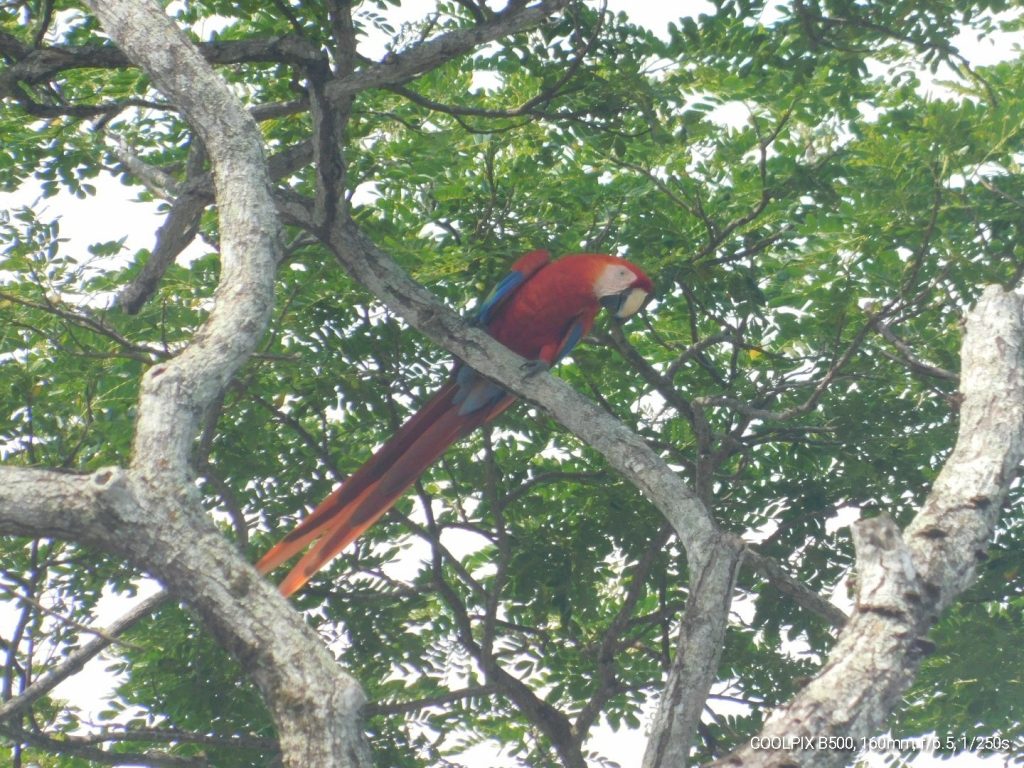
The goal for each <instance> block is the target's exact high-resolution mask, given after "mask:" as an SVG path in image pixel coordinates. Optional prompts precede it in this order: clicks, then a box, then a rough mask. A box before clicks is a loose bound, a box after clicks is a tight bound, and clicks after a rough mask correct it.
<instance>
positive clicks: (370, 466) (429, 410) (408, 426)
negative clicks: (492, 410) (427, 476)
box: [256, 382, 456, 573]
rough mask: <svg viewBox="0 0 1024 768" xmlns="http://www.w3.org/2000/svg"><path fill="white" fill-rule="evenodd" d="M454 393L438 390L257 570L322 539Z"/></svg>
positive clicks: (451, 389)
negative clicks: (341, 513)
mask: <svg viewBox="0 0 1024 768" xmlns="http://www.w3.org/2000/svg"><path fill="white" fill-rule="evenodd" d="M455 389H456V387H455V383H454V382H449V383H448V384H446V385H445V386H443V387H442V388H441V389H439V390H438V391H437V392H436V393H435V394H434V396H433V397H431V398H430V400H428V401H427V403H426V404H425V405H424V406H423V407H422V408H421V409H420V410H419V411H417V412H416V413H415V414H414V415H413V416H412V417H410V418H409V420H408V421H406V422H405V424H403V425H402V426H401V427H400V428H399V430H398V431H397V432H395V434H394V435H392V436H391V438H390V439H389V440H388V441H387V442H386V443H384V445H382V446H381V447H380V448H379V449H378V450H377V452H376V453H375V454H374V455H373V456H371V457H370V458H369V459H368V460H367V462H366V463H365V464H363V466H361V467H360V468H359V469H358V470H356V471H355V472H354V473H353V474H352V475H350V476H349V477H348V479H346V480H345V482H343V483H342V484H341V485H339V486H338V487H337V488H335V489H334V491H333V492H332V493H331V494H330V495H329V496H328V497H327V498H325V499H324V500H323V501H321V502H320V504H318V505H317V507H316V509H314V510H313V511H312V512H311V513H310V514H309V516H308V517H306V518H305V519H303V520H302V522H300V523H299V524H298V525H297V526H295V528H294V529H292V531H291V532H290V533H289V534H288V535H287V536H285V537H284V538H283V539H281V541H279V542H278V543H277V544H275V545H274V546H273V547H271V548H270V549H268V550H267V551H266V552H265V553H264V554H263V557H261V558H260V559H259V561H258V562H257V563H256V570H258V571H259V572H260V573H269V572H270V571H272V570H274V569H275V568H277V567H278V566H279V565H281V563H284V562H285V561H287V560H291V559H292V558H293V557H294V556H295V555H297V554H298V553H299V552H301V551H302V550H303V549H305V548H306V547H307V546H308V545H309V543H310V542H311V541H313V540H314V539H317V538H319V537H320V536H322V535H323V534H324V532H325V531H326V530H327V529H328V528H331V527H333V522H332V521H333V520H334V518H335V516H336V515H338V514H339V513H340V512H341V511H342V510H343V509H344V508H345V507H346V506H347V505H348V504H350V503H351V502H352V501H353V500H354V499H356V498H357V497H358V496H360V495H361V494H362V493H363V492H365V491H366V489H367V488H368V487H369V486H371V485H372V484H373V483H375V482H376V481H377V480H378V479H380V477H381V476H382V475H383V474H385V473H386V472H387V471H388V470H389V469H390V468H391V465H392V464H394V463H395V462H396V461H397V460H398V459H399V458H400V457H401V455H402V454H403V453H404V451H405V450H406V448H407V447H408V446H409V445H410V444H411V443H413V442H415V440H416V439H417V438H418V437H419V436H420V435H421V434H422V433H423V431H424V430H425V429H427V428H428V427H429V426H430V425H431V424H432V423H433V422H434V421H435V420H436V419H437V418H438V416H440V415H441V414H442V413H444V412H445V411H446V410H448V409H449V408H450V407H451V398H452V396H453V394H454V392H455Z"/></svg>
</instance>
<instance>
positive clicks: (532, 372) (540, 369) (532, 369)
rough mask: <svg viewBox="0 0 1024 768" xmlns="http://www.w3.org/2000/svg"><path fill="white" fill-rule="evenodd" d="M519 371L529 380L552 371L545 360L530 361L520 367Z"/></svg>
mask: <svg viewBox="0 0 1024 768" xmlns="http://www.w3.org/2000/svg"><path fill="white" fill-rule="evenodd" d="M519 370H521V371H523V373H524V374H525V375H526V377H527V378H530V377H532V376H536V375H537V374H538V373H544V372H545V371H550V370H551V366H550V365H549V364H548V363H546V362H545V361H544V360H528V361H526V362H525V363H523V364H522V365H521V366H519Z"/></svg>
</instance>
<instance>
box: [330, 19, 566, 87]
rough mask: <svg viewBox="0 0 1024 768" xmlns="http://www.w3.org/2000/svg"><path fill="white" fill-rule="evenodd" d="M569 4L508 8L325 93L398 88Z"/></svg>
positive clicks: (339, 81) (358, 74) (353, 76)
mask: <svg viewBox="0 0 1024 768" xmlns="http://www.w3.org/2000/svg"><path fill="white" fill-rule="evenodd" d="M571 2H573V0H540V2H538V3H536V4H534V5H530V6H525V5H524V4H522V3H509V4H508V6H507V7H506V8H505V9H504V10H503V11H501V12H500V13H498V14H495V15H494V17H493V18H492V19H491V20H490V21H488V22H487V23H485V24H478V25H476V26H473V27H465V28H463V29H456V30H453V31H451V32H445V33H444V34H441V35H438V36H437V37H435V38H431V39H430V40H425V41H423V42H422V43H419V44H417V45H414V46H411V47H410V48H408V49H407V50H405V51H402V52H401V53H398V54H389V55H388V56H387V57H386V58H385V59H384V61H382V62H380V63H379V64H373V65H371V66H369V67H367V68H366V69H361V70H359V71H358V72H355V73H353V74H351V75H348V76H346V77H341V78H338V79H336V80H334V81H333V82H331V83H330V84H329V85H328V86H327V89H326V93H327V98H329V99H331V100H332V101H335V100H339V99H345V98H350V97H351V96H354V95H355V94H357V93H359V92H360V91H365V90H367V89H369V88H386V87H388V86H392V85H401V84H402V83H406V82H408V81H409V80H411V79H413V78H414V77H416V76H418V75H422V74H423V73H424V72H427V71H429V70H431V69H436V68H437V67H439V66H441V65H442V64H444V63H446V62H448V61H451V60H452V59H454V58H456V57H457V56H462V55H464V54H466V53H469V52H470V51H473V50H475V49H477V48H478V47H480V46H481V45H483V44H484V43H489V42H492V41H494V40H497V39H499V38H502V37H507V36H508V35H514V34H516V33H518V32H524V31H526V30H528V29H533V28H534V27H536V26H539V25H540V24H543V23H544V22H545V21H546V20H547V19H548V18H550V17H551V16H553V15H554V14H555V13H558V12H559V11H561V10H562V9H563V8H566V7H567V6H569V4H570V3H571Z"/></svg>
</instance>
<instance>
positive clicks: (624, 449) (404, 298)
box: [297, 211, 743, 765]
mask: <svg viewBox="0 0 1024 768" xmlns="http://www.w3.org/2000/svg"><path fill="white" fill-rule="evenodd" d="M297 213H299V215H305V216H308V212H306V213H301V212H298V211H297ZM325 237H326V239H327V241H328V243H329V245H330V246H331V247H332V249H333V250H334V252H335V253H336V254H337V255H338V258H339V259H340V260H341V261H342V262H343V264H344V265H345V266H346V268H347V269H348V270H349V271H350V272H351V273H352V274H353V275H354V276H355V277H356V279H357V280H359V281H360V282H361V283H363V284H364V285H366V286H367V287H368V288H369V289H370V290H371V291H372V292H373V293H375V294H376V295H377V296H378V297H379V298H380V299H382V300H383V301H384V302H385V303H386V304H387V305H388V306H389V307H391V308H392V309H394V310H395V311H396V312H397V313H398V314H400V315H402V316H403V317H404V318H405V319H406V320H407V321H408V322H409V323H410V324H411V325H412V326H413V327H415V328H417V329H418V330H420V331H421V332H423V333H425V334H426V335H427V336H429V337H430V338H432V339H434V340H435V341H437V342H438V343H439V344H441V345H442V346H444V347H446V348H447V349H449V350H450V351H451V352H453V353H454V354H456V355H458V356H459V358H461V359H462V360H464V361H465V362H466V363H467V364H469V365H471V366H473V367H474V368H475V369H477V370H479V371H480V372H481V373H483V374H484V375H486V376H490V377H491V378H493V379H494V380H496V381H499V382H501V383H502V384H503V385H505V386H507V387H508V388H509V389H511V390H512V391H514V392H516V393H517V394H519V395H520V396H522V397H525V398H527V399H528V400H530V401H532V402H534V403H536V404H538V405H540V406H542V407H543V408H545V409H546V410H547V411H548V412H550V413H551V414H552V415H553V416H554V417H555V419H557V420H558V421H559V422H560V423H561V424H562V425H563V426H564V427H566V428H567V429H569V430H570V431H572V432H573V433H574V434H576V435H577V436H579V437H580V438H581V439H583V440H585V441H586V442H587V443H588V444H589V445H590V446H591V447H593V448H595V449H596V450H598V451H600V452H601V453H602V454H603V455H604V456H605V458H606V459H607V460H608V462H609V463H610V464H611V465H612V466H613V467H614V468H615V469H616V470H617V471H618V472H619V473H621V474H622V475H623V476H625V477H626V478H627V479H628V480H629V481H631V482H632V483H633V484H634V485H636V486H637V487H638V488H639V489H640V490H641V491H643V492H644V494H645V495H646V496H647V497H648V498H649V499H650V500H651V501H652V502H653V503H654V504H655V506H656V507H657V508H658V509H659V510H660V511H661V512H662V514H663V515H665V517H666V518H667V519H668V521H669V523H670V524H671V525H672V527H673V529H674V530H675V532H676V534H677V535H678V536H679V538H680V540H681V541H682V543H683V546H684V548H685V549H686V553H687V559H688V561H689V567H690V572H691V573H692V574H698V576H696V577H695V582H694V584H693V585H692V586H691V591H690V598H689V601H688V603H687V613H686V615H684V617H683V629H682V633H681V642H683V643H685V644H686V647H687V652H686V653H685V654H683V653H677V654H676V659H675V662H674V664H673V668H672V671H671V676H670V686H674V687H670V689H669V694H667V695H666V700H668V701H670V702H675V701H676V700H677V699H676V695H675V693H672V692H673V691H676V692H679V695H680V696H682V693H681V692H682V691H683V690H685V692H686V696H685V697H684V698H685V699H686V702H687V704H688V708H687V709H686V711H684V712H678V711H675V710H674V709H673V711H671V712H666V713H665V714H664V716H663V718H661V719H660V720H659V726H658V727H659V728H665V729H666V731H667V733H666V735H665V737H664V739H663V740H662V741H661V742H660V746H658V747H657V748H656V749H655V752H654V755H655V757H654V758H652V759H656V760H657V761H658V762H654V763H651V765H669V764H670V763H668V762H661V760H662V756H669V755H674V754H686V753H687V751H688V745H689V741H690V739H691V738H692V734H693V733H694V730H695V728H696V725H697V722H698V721H699V715H700V711H701V707H702V704H701V705H698V706H697V707H696V709H693V708H692V705H693V703H694V702H703V701H704V700H705V698H706V697H707V693H708V690H709V689H710V686H711V684H712V682H713V681H714V677H715V671H716V669H717V665H718V659H719V656H720V654H721V649H722V644H723V641H724V635H725V627H726V624H727V622H728V614H729V605H730V600H731V596H732V587H733V584H734V582H735V576H736V569H737V568H738V566H739V563H740V559H741V553H742V549H743V544H742V542H741V541H740V540H738V539H736V538H735V537H733V536H730V535H726V534H723V533H722V532H721V531H720V530H719V529H718V527H717V526H716V524H715V522H714V521H713V519H712V518H711V515H710V514H709V512H708V510H707V509H706V507H705V506H704V505H703V504H702V503H701V501H700V500H699V499H698V498H697V496H696V495H695V494H694V492H693V491H692V490H691V489H690V488H689V487H688V486H687V485H686V483H685V482H683V480H682V479H681V478H680V477H679V476H678V475H676V474H675V473H674V472H673V471H672V470H671V469H670V468H669V467H668V466H667V465H666V464H665V462H664V461H663V460H662V459H661V457H660V456H658V455H657V454H656V453H655V452H654V451H653V450H652V449H651V448H650V446H648V445H647V444H646V443H645V442H644V441H643V440H642V439H641V438H640V437H638V436H637V435H636V434H634V433H633V432H631V431H630V430H629V429H628V428H627V427H626V426H625V425H623V424H622V423H620V422H619V421H617V420H616V419H615V418H614V417H612V416H611V415H610V414H608V413H607V412H605V411H604V410H603V409H602V408H601V407H600V406H598V405H597V404H595V403H594V402H592V401H590V400H588V399H586V398H585V397H583V396H582V395H580V394H579V393H578V392H576V391H575V390H573V389H572V388H571V387H569V386H568V385H566V384H565V383H563V382H561V381H559V380H558V379H556V378H554V377H552V376H550V375H548V374H546V373H544V374H539V375H538V374H535V373H532V372H531V371H530V370H529V369H528V368H526V367H524V365H523V363H524V361H523V360H522V359H521V358H519V357H518V356H516V355H515V354H514V353H512V352H510V351H509V350H508V349H506V348H505V347H503V346H502V345H501V344H499V343H498V342H496V341H494V340H493V339H492V338H491V337H490V336H488V335H486V334H485V333H483V332H481V331H479V330H478V329H475V328H470V327H468V326H467V325H466V324H465V323H464V322H463V321H462V320H461V319H460V318H458V317H457V316H456V315H455V314H454V313H452V312H450V311H449V310H447V309H446V308H444V306H443V305H441V304H440V303H439V302H438V301H437V300H436V299H434V298H433V297H432V296H431V295H430V294H429V293H428V292H427V291H425V290H424V289H423V288H422V287H420V286H419V285H417V284H416V283H414V282H413V281H412V280H410V279H409V277H408V276H407V275H405V273H404V272H402V270H401V269H400V268H399V267H398V266H397V265H396V264H395V263H394V261H393V260H392V259H391V258H390V257H388V256H387V255H386V254H385V253H383V252H382V251H381V250H380V249H378V248H377V247H376V246H375V245H374V244H373V243H372V242H370V241H369V240H368V239H366V238H365V237H364V236H363V235H362V234H361V233H360V232H359V231H358V229H357V228H356V227H355V225H354V224H352V223H351V222H339V223H338V224H336V225H335V226H334V227H332V228H331V230H330V231H329V232H327V233H325ZM517 703H518V702H517ZM669 724H671V726H670V725H669ZM668 742H671V743H672V747H671V749H670V748H668V747H667V746H665V745H666V744H667V743H668Z"/></svg>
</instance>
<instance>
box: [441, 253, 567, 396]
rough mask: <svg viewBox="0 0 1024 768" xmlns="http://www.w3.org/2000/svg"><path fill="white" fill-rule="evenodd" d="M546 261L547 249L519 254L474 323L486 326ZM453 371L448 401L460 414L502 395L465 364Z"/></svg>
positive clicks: (488, 381) (460, 364) (495, 386)
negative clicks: (453, 382) (452, 390)
mask: <svg viewBox="0 0 1024 768" xmlns="http://www.w3.org/2000/svg"><path fill="white" fill-rule="evenodd" d="M549 261H551V254H550V253H548V252H547V251H530V253H528V254H526V255H525V256H522V257H520V258H519V259H518V260H517V261H516V263H515V264H513V265H512V268H511V271H510V272H509V273H508V274H507V275H505V277H503V278H502V279H501V281H500V282H499V283H498V284H497V285H496V286H495V287H494V290H492V291H491V292H490V294H489V295H488V296H487V298H486V299H484V300H483V302H482V303H481V304H480V308H479V309H478V310H477V314H476V324H477V325H480V326H482V327H484V328H486V327H487V326H488V325H489V324H490V322H491V320H492V319H493V318H494V313H495V312H497V311H498V310H499V309H500V308H501V307H502V306H503V305H504V304H505V302H506V301H508V300H509V298H510V297H511V296H512V295H513V294H514V293H515V292H516V290H518V288H519V286H521V285H522V284H523V283H525V282H526V281H527V280H529V279H530V278H531V277H532V276H533V275H534V274H535V273H536V272H537V270H539V269H540V268H541V267H543V266H544V265H545V264H547V263H548V262H549ZM576 341H579V338H578V337H577V339H576V340H575V341H573V342H572V343H573V344H575V343H576ZM454 374H455V384H456V390H455V395H454V396H453V397H452V403H453V404H454V405H456V406H458V409H459V410H458V414H459V415H460V416H465V415H466V414H468V413H473V412H474V411H478V410H480V409H481V408H485V407H490V406H492V405H494V404H495V403H497V402H498V401H499V400H500V399H501V398H502V397H504V396H505V395H506V390H505V388H504V387H502V386H500V385H499V384H495V383H494V382H493V381H490V380H489V379H487V378H485V377H483V376H481V375H480V374H479V373H477V372H476V371H474V370H473V369H472V368H470V367H469V366H468V365H464V364H462V363H458V364H457V368H456V370H455V372H454Z"/></svg>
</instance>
